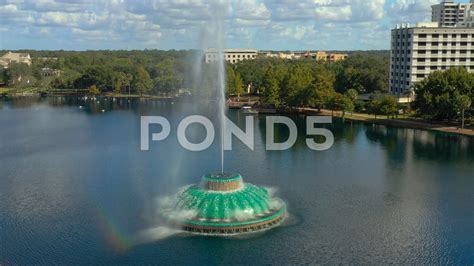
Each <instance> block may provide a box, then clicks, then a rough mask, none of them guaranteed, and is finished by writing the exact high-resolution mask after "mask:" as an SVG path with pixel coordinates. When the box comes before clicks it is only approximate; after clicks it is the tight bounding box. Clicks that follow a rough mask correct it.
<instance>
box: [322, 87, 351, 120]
mask: <svg viewBox="0 0 474 266" xmlns="http://www.w3.org/2000/svg"><path fill="white" fill-rule="evenodd" d="M327 105H328V107H329V108H330V109H331V111H332V113H333V114H332V115H334V111H342V118H345V116H346V112H352V111H354V104H353V103H352V101H351V100H350V99H349V98H348V97H347V96H345V95H343V94H340V93H337V92H336V93H333V94H332V95H331V96H330V97H329V99H328V104H327Z"/></svg>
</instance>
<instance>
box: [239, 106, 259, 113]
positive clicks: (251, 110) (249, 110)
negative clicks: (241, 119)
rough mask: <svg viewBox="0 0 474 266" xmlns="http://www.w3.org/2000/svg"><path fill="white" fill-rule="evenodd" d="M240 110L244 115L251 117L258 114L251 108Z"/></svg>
mask: <svg viewBox="0 0 474 266" xmlns="http://www.w3.org/2000/svg"><path fill="white" fill-rule="evenodd" d="M240 109H241V110H242V112H243V113H244V114H251V115H254V114H255V115H256V114H258V111H257V110H255V109H252V107H251V106H242V108H240Z"/></svg>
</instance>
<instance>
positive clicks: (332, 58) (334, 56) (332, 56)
mask: <svg viewBox="0 0 474 266" xmlns="http://www.w3.org/2000/svg"><path fill="white" fill-rule="evenodd" d="M348 56H349V55H348V54H329V55H328V59H327V61H329V62H337V61H342V60H346V59H347V57H348Z"/></svg>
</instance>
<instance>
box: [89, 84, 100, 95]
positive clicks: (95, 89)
mask: <svg viewBox="0 0 474 266" xmlns="http://www.w3.org/2000/svg"><path fill="white" fill-rule="evenodd" d="M89 94H90V95H99V94H100V89H99V88H98V87H97V86H96V85H95V84H94V85H92V86H90V87H89Z"/></svg>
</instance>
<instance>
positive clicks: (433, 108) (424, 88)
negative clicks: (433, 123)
mask: <svg viewBox="0 0 474 266" xmlns="http://www.w3.org/2000/svg"><path fill="white" fill-rule="evenodd" d="M415 92H416V99H415V102H414V104H413V108H414V109H415V110H416V113H417V115H418V116H421V117H423V118H425V119H429V120H438V121H441V120H448V121H451V120H454V119H456V118H459V113H460V112H461V111H462V106H463V104H462V101H460V99H462V98H464V97H463V96H466V97H467V98H469V99H470V100H471V102H472V99H474V75H473V74H470V73H469V72H467V70H465V69H463V68H453V69H449V70H447V71H444V72H440V71H437V72H434V73H432V74H431V75H430V76H429V77H428V78H426V79H424V80H423V81H421V82H420V83H418V84H417V85H416V86H415ZM464 103H465V102H464ZM466 114H467V115H468V116H470V115H472V107H469V108H467V109H466Z"/></svg>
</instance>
